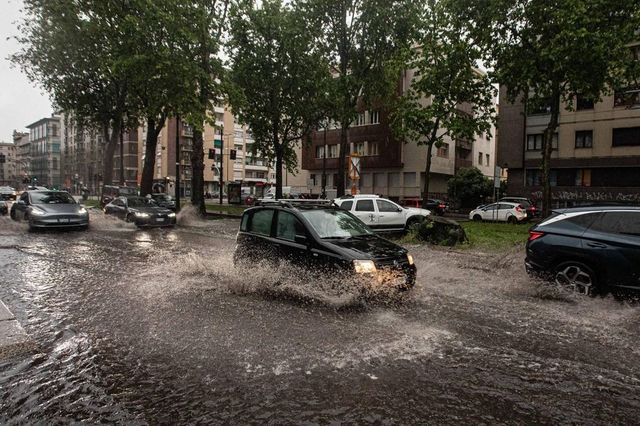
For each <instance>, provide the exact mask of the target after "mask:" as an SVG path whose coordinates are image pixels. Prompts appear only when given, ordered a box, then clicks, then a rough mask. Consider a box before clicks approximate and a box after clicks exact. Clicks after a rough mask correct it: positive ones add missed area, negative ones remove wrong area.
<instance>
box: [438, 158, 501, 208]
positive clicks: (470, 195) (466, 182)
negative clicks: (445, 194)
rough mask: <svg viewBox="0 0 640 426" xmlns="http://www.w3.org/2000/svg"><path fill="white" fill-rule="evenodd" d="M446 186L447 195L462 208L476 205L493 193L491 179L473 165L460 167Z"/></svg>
mask: <svg viewBox="0 0 640 426" xmlns="http://www.w3.org/2000/svg"><path fill="white" fill-rule="evenodd" d="M447 186H448V190H449V197H451V199H452V200H455V202H456V204H457V205H459V206H460V207H463V208H469V207H476V206H477V205H478V204H481V203H482V202H483V201H484V199H485V197H488V196H490V195H492V194H493V181H492V180H491V179H489V178H487V177H485V176H484V175H483V174H482V172H481V171H480V170H478V169H477V168H475V167H469V168H462V169H460V170H459V171H458V173H457V174H456V175H455V176H453V177H452V178H451V179H449V181H448V182H447Z"/></svg>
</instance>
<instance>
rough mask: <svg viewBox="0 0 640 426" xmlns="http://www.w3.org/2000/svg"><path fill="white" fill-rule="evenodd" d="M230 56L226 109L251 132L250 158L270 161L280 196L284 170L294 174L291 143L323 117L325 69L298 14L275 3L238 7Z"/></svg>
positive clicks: (328, 76)
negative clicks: (252, 156) (272, 163)
mask: <svg viewBox="0 0 640 426" xmlns="http://www.w3.org/2000/svg"><path fill="white" fill-rule="evenodd" d="M229 56H230V58H231V73H230V78H231V82H232V83H233V85H234V91H232V93H233V95H232V96H231V97H230V102H231V107H232V108H233V110H234V112H235V114H236V115H237V116H238V117H239V119H240V121H242V122H243V123H246V124H247V125H248V126H249V127H250V128H251V131H252V132H253V137H254V140H255V143H254V144H253V146H252V149H253V154H254V155H256V153H257V152H260V153H261V154H262V155H264V156H265V157H266V158H267V159H268V160H269V161H270V162H274V161H275V169H276V198H282V168H283V166H284V167H286V168H287V170H289V171H291V172H293V171H294V170H295V168H296V165H297V163H296V153H295V151H294V148H295V145H296V144H297V143H298V142H299V141H300V140H301V139H302V138H303V137H304V136H305V135H308V134H309V133H310V132H311V130H312V129H314V128H315V127H316V126H317V125H318V123H319V122H320V120H321V119H322V118H323V117H324V116H325V111H324V110H323V106H322V102H323V100H324V94H325V93H326V89H325V86H326V84H327V83H328V81H329V79H330V74H329V65H328V63H326V62H325V61H324V60H323V59H322V55H321V52H319V51H318V49H315V48H313V39H312V29H311V30H310V28H308V27H306V25H305V22H304V21H303V20H302V19H301V17H300V14H299V11H297V10H294V9H292V8H291V7H290V6H286V5H283V4H282V2H281V1H280V0H265V1H263V2H262V3H261V5H260V6H256V5H255V4H254V3H253V2H251V1H246V2H240V3H238V4H237V6H236V7H235V8H234V9H233V11H232V19H231V40H230V46H229Z"/></svg>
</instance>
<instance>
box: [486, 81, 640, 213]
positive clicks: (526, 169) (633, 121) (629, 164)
mask: <svg viewBox="0 0 640 426" xmlns="http://www.w3.org/2000/svg"><path fill="white" fill-rule="evenodd" d="M504 92H505V91H504V90H501V93H503V94H501V109H500V117H499V129H500V138H499V139H500V140H499V142H498V162H499V165H501V166H503V167H505V168H508V180H507V192H508V194H509V195H513V196H515V195H522V196H527V197H530V198H532V199H534V200H537V201H538V203H539V204H540V203H541V199H542V172H541V170H540V163H541V158H542V133H543V132H544V129H545V128H546V126H547V124H548V123H549V120H550V115H549V114H548V108H537V109H535V110H527V109H526V108H525V105H524V104H523V103H522V102H516V103H508V102H507V100H506V97H505V95H504ZM574 105H575V106H574V110H572V111H570V110H568V109H567V106H566V105H561V108H560V116H559V126H558V130H557V134H556V135H555V137H554V140H553V152H552V158H551V174H550V179H549V181H550V185H551V189H552V191H551V197H552V203H553V205H552V207H566V206H574V205H580V204H590V203H594V202H636V203H637V202H640V94H639V92H638V91H633V90H627V89H620V90H617V91H616V92H615V93H614V94H613V95H611V96H603V97H602V101H601V102H595V103H594V102H592V101H589V100H586V99H581V98H579V97H578V98H577V99H576V100H575V102H574Z"/></svg>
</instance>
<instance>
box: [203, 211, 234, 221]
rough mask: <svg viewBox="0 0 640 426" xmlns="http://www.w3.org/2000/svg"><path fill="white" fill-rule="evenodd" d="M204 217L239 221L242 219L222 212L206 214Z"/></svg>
mask: <svg viewBox="0 0 640 426" xmlns="http://www.w3.org/2000/svg"><path fill="white" fill-rule="evenodd" d="M205 215H206V216H207V217H223V218H227V219H240V218H241V217H242V215H237V214H230V213H222V212H206V213H205Z"/></svg>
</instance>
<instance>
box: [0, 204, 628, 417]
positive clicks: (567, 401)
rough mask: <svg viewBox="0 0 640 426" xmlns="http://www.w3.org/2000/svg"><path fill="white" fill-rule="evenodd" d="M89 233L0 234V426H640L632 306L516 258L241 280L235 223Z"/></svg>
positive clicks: (106, 226)
mask: <svg viewBox="0 0 640 426" xmlns="http://www.w3.org/2000/svg"><path fill="white" fill-rule="evenodd" d="M180 223H181V225H180V226H179V227H177V228H175V229H151V230H137V229H135V228H134V227H133V226H132V225H130V224H125V223H123V222H121V221H118V220H115V219H111V218H106V217H104V216H102V215H101V214H100V213H92V226H91V229H90V230H89V231H87V232H41V233H40V232H39V233H31V232H28V231H27V229H26V226H25V225H24V224H18V223H14V222H12V221H11V220H10V219H8V218H7V217H0V283H1V286H0V300H3V301H4V303H5V304H6V305H7V306H8V307H9V308H10V309H11V310H12V312H13V313H14V314H15V316H16V318H17V319H18V320H19V321H20V323H21V324H22V325H23V327H24V329H25V331H26V332H27V333H28V334H29V335H30V336H31V337H32V338H33V339H34V340H35V341H36V342H37V345H38V346H37V349H36V350H35V351H34V352H32V353H30V354H28V355H26V356H22V357H14V358H10V359H3V360H0V423H2V424H25V423H27V424H30V423H36V424H44V423H46V424H52V423H54V424H55V423H60V424H66V423H73V422H78V421H84V422H89V423H95V422H117V423H125V424H197V423H203V424H265V423H267V424H340V423H344V424H459V423H474V424H475V423H491V424H495V423H504V424H522V423H534V422H535V423H572V424H574V423H582V424H634V423H637V421H638V417H639V415H640V365H639V364H640V363H639V360H640V345H639V344H638V343H639V342H640V327H639V326H640V306H638V305H637V304H630V303H621V302H619V301H616V300H613V299H612V298H584V297H573V296H571V295H565V294H563V293H559V292H557V291H555V290H554V289H549V288H547V287H546V286H544V285H541V284H540V283H536V282H534V281H532V280H531V279H530V278H528V277H527V276H526V274H525V272H524V267H523V256H524V250H523V247H514V248H513V250H509V251H507V252H504V253H481V252H473V251H469V250H450V249H440V248H430V247H426V246H409V247H408V248H409V249H410V251H411V253H412V254H413V256H414V258H415V259H416V264H417V267H418V279H417V284H416V287H415V288H414V289H413V290H412V291H411V292H410V293H408V294H405V295H404V296H403V297H380V298H378V299H376V300H368V301H362V300H360V299H359V298H358V297H357V295H355V294H353V292H352V289H350V287H349V283H335V282H334V283H327V282H320V281H318V280H315V279H313V277H310V276H309V275H307V274H303V273H300V272H299V271H295V270H291V269H289V268H286V267H283V268H279V269H274V268H273V267H270V266H267V265H255V266H252V267H245V268H243V269H241V270H238V269H236V268H234V266H233V264H232V261H231V256H232V253H233V249H234V245H235V232H236V229H237V226H238V222H237V221H235V220H215V221H200V220H196V219H193V218H192V217H190V216H189V215H188V214H186V215H184V216H183V217H181V218H180Z"/></svg>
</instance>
